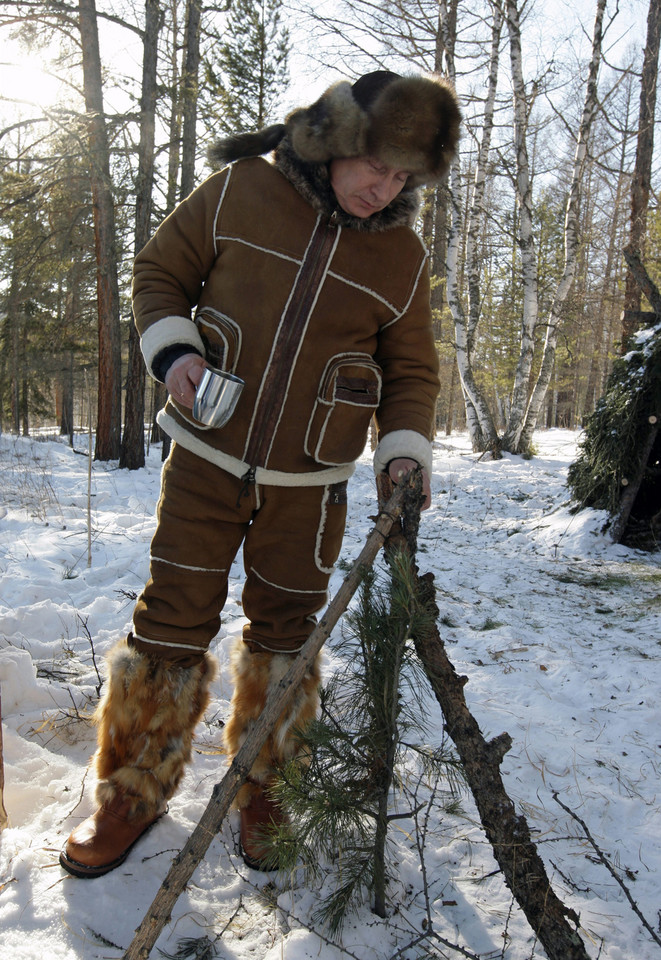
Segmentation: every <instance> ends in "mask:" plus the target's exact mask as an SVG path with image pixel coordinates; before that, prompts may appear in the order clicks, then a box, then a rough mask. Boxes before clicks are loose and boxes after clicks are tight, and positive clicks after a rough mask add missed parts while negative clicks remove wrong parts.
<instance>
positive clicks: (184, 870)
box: [123, 482, 407, 960]
mask: <svg viewBox="0 0 661 960" xmlns="http://www.w3.org/2000/svg"><path fill="white" fill-rule="evenodd" d="M406 489H407V485H406V483H405V482H402V483H400V484H399V486H398V487H397V488H396V489H395V491H394V493H393V494H392V496H391V497H390V499H389V500H388V502H387V503H386V504H385V506H384V507H383V509H382V510H381V511H380V513H379V516H378V517H377V520H376V523H375V526H374V528H373V530H372V532H371V533H370V535H369V537H368V538H367V541H366V543H365V545H364V547H363V549H362V550H361V552H360V554H359V556H358V558H357V559H356V561H355V562H354V564H353V566H352V568H351V570H350V571H349V573H348V574H347V576H346V577H345V579H344V581H343V583H342V586H341V587H340V589H339V590H338V592H337V593H336V594H335V596H334V597H333V599H332V601H331V602H330V604H329V605H328V607H327V609H326V612H325V614H324V616H323V617H322V619H321V620H320V621H319V623H318V624H317V626H316V627H315V629H314V630H313V631H312V633H311V634H310V636H309V637H308V639H307V641H306V643H305V644H304V646H303V647H302V649H301V651H300V653H299V654H298V656H297V657H295V658H294V660H293V663H292V665H291V667H290V668H289V670H288V671H287V673H286V674H285V676H284V677H283V678H282V680H281V681H280V683H279V684H278V685H277V687H275V688H274V689H273V690H272V692H271V693H270V694H269V697H268V699H267V701H266V704H265V706H264V710H263V711H262V713H261V715H260V717H259V719H258V720H257V721H256V722H255V724H254V726H253V728H252V729H251V731H250V733H249V734H248V736H247V737H246V740H245V742H244V743H243V746H242V747H241V749H240V750H239V751H238V753H237V754H236V756H235V757H234V759H233V761H232V764H231V766H230V768H229V770H228V772H227V773H226V774H225V777H224V778H223V780H222V781H221V782H220V783H217V784H216V786H215V787H214V789H213V793H212V795H211V800H210V801H209V803H208V804H207V808H206V810H205V811H204V813H203V814H202V818H201V820H200V822H199V823H198V825H197V826H196V828H195V830H194V831H193V833H192V834H191V836H190V837H189V839H188V842H187V843H186V845H185V847H184V848H183V850H181V852H180V853H179V854H178V855H177V856H176V857H175V858H174V861H173V863H172V867H171V868H170V871H169V873H168V875H167V877H166V878H165V880H164V881H163V883H162V885H161V888H160V890H159V891H158V893H157V894H156V897H155V898H154V901H153V903H152V905H151V907H150V908H149V910H148V911H147V913H146V914H145V917H144V918H143V920H142V922H141V924H140V926H139V927H138V929H137V931H136V935H135V937H134V938H133V941H132V943H131V945H130V946H129V948H128V950H127V951H126V953H125V954H124V958H123V960H145V958H147V957H149V955H150V953H151V949H152V947H153V946H154V944H155V943H156V940H157V939H158V937H159V934H160V932H161V930H162V929H163V927H164V926H165V924H166V923H167V922H168V920H169V919H170V913H171V910H172V907H173V906H174V905H175V903H176V902H177V900H178V898H179V896H180V894H181V893H182V891H183V889H184V887H185V886H186V884H187V883H188V881H189V880H190V878H191V876H192V875H193V873H194V871H195V869H196V867H197V865H198V863H199V862H200V860H202V859H203V857H204V855H205V853H206V851H207V850H208V848H209V845H210V844H211V841H212V840H213V838H214V837H215V836H216V834H217V833H218V830H219V829H220V825H221V824H222V822H223V820H224V819H225V816H226V815H227V811H228V810H229V808H230V804H231V803H232V800H233V799H234V797H235V796H236V795H237V793H238V792H239V789H240V787H241V785H242V784H243V783H244V782H245V780H246V778H247V776H248V774H249V773H250V770H251V768H252V765H253V763H254V761H255V759H256V758H257V756H258V754H259V751H260V750H261V748H262V746H263V744H264V743H265V741H266V738H267V737H268V736H269V734H270V733H271V731H272V730H273V728H274V726H275V724H276V722H277V719H278V717H279V716H280V714H281V713H282V711H283V710H284V709H285V707H286V706H287V703H288V702H289V700H290V699H291V698H292V696H293V695H294V693H295V691H296V690H297V689H298V687H299V685H300V683H301V681H302V679H303V677H304V676H305V673H306V672H307V671H308V669H309V667H310V665H311V664H312V661H313V660H314V658H315V657H316V656H317V654H318V653H319V651H320V650H321V648H322V646H323V645H324V643H325V642H326V640H327V639H328V637H329V636H330V633H331V631H332V630H333V627H334V626H335V624H336V623H337V621H338V620H339V618H340V616H341V615H342V613H343V612H344V611H345V610H346V608H347V606H348V605H349V601H350V600H351V597H352V596H353V595H354V593H355V592H356V590H357V589H358V586H359V584H360V582H361V581H362V579H363V576H364V572H365V569H366V568H368V567H369V566H370V565H371V564H372V562H373V561H374V558H375V557H376V555H377V553H378V552H379V550H380V549H381V547H382V546H383V544H384V542H385V539H386V537H387V535H388V533H389V531H390V528H391V526H392V525H393V523H394V522H395V520H396V519H397V517H398V516H399V514H400V512H401V504H402V501H403V499H404V495H405V493H406Z"/></svg>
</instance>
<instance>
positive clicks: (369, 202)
mask: <svg viewBox="0 0 661 960" xmlns="http://www.w3.org/2000/svg"><path fill="white" fill-rule="evenodd" d="M329 169H330V181H331V186H332V188H333V191H334V192H335V196H336V198H337V202H338V203H339V205H340V206H341V207H342V209H343V210H344V211H345V212H346V213H350V214H352V215H353V216H354V217H361V218H363V219H364V218H366V217H371V216H372V214H373V213H378V212H379V210H383V208H384V207H387V206H388V204H389V203H390V202H391V201H392V200H394V199H395V197H396V196H397V194H398V193H399V192H400V191H401V190H402V188H403V187H404V185H405V183H406V180H407V178H408V172H407V171H406V170H397V169H395V168H394V167H387V166H386V165H385V164H384V163H381V161H380V160H376V159H375V158H374V157H342V158H341V159H335V160H331V162H330V167H329Z"/></svg>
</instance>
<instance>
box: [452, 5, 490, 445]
mask: <svg viewBox="0 0 661 960" xmlns="http://www.w3.org/2000/svg"><path fill="white" fill-rule="evenodd" d="M455 22H456V9H455V11H454V14H453V11H452V10H451V11H448V7H447V3H446V0H440V2H439V25H438V38H439V42H440V43H442V45H443V52H444V55H445V60H446V64H447V74H448V77H449V79H450V81H451V82H452V83H453V84H454V83H456V69H455V63H454V44H455V34H454V32H453V26H452V25H453V23H455ZM438 59H439V58H438V56H437V60H438ZM496 69H497V68H496ZM492 116H493V113H492ZM489 136H490V131H489ZM488 149H489V144H488V142H487V146H486V150H487V154H488ZM483 190H484V184H482V196H483V195H484V193H483ZM474 199H475V194H474V196H473V200H474ZM450 210H451V219H450V230H449V234H448V245H447V301H448V306H449V308H450V312H451V313H452V319H453V321H454V329H455V346H456V355H457V369H458V371H459V376H460V378H461V386H462V389H463V391H464V397H465V400H466V421H467V424H468V429H469V433H470V437H471V444H472V446H473V449H474V450H489V449H491V450H494V449H496V448H497V445H498V437H497V434H496V429H495V426H494V423H493V418H492V416H491V412H490V410H489V406H488V404H487V403H486V401H485V399H484V397H483V396H482V393H481V391H480V389H479V387H478V385H477V383H476V382H475V378H474V376H473V369H472V366H471V356H470V354H471V341H470V337H469V324H468V321H467V319H466V312H465V309H464V304H463V300H462V297H461V277H460V271H459V255H460V251H461V247H462V239H463V228H464V213H463V199H462V188H461V160H460V158H459V152H457V153H456V154H455V156H454V159H453V161H452V166H451V168H450ZM478 310H479V306H478Z"/></svg>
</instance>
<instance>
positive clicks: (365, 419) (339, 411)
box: [305, 354, 381, 466]
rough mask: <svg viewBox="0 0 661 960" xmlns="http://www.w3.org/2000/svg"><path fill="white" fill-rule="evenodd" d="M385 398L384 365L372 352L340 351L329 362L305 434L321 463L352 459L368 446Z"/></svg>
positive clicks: (308, 446) (309, 449)
mask: <svg viewBox="0 0 661 960" xmlns="http://www.w3.org/2000/svg"><path fill="white" fill-rule="evenodd" d="M380 399H381V369H380V367H379V365H378V364H377V363H375V362H374V360H372V358H371V357H370V356H369V354H355V355H354V354H339V355H337V356H335V357H332V358H331V360H329V362H328V364H327V365H326V369H325V371H324V375H323V377H322V380H321V384H320V386H319V391H318V395H317V400H316V402H315V405H314V409H313V411H312V416H311V418H310V423H309V424H308V429H307V433H306V436H305V452H306V454H307V455H308V456H310V457H313V458H314V459H315V460H316V461H317V463H323V464H327V465H329V466H336V465H340V464H344V463H350V462H351V461H352V460H355V459H356V457H359V456H360V454H361V453H362V452H363V449H364V447H365V441H366V439H367V430H368V428H369V424H370V420H371V419H372V416H373V414H374V412H375V410H376V409H377V407H378V406H379V401H380Z"/></svg>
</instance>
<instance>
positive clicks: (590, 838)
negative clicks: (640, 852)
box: [553, 793, 661, 947]
mask: <svg viewBox="0 0 661 960" xmlns="http://www.w3.org/2000/svg"><path fill="white" fill-rule="evenodd" d="M553 799H554V800H555V802H556V803H557V804H559V805H560V806H561V807H562V809H563V810H565V811H566V812H567V813H568V814H569V816H570V817H571V818H572V820H575V821H576V823H578V824H580V825H581V827H582V828H583V833H584V834H585V836H586V838H587V840H588V841H589V842H590V844H591V845H592V849H593V850H594V852H595V853H596V854H597V856H598V857H599V859H600V861H601V862H602V863H603V865H604V866H605V867H606V869H607V870H608V872H609V873H610V874H611V876H612V877H613V878H614V879H615V880H616V882H617V883H618V884H619V886H620V887H621V888H622V892H623V893H624V896H625V897H626V898H627V900H628V901H629V903H630V904H631V909H632V910H633V912H634V913H635V914H636V916H637V917H638V919H639V920H640V922H641V923H642V925H643V926H644V927H645V929H646V930H647V932H648V933H649V935H650V936H651V937H652V939H653V940H654V942H655V943H658V945H659V946H660V947H661V939H659V937H658V935H657V934H656V933H655V932H654V930H653V929H652V927H651V926H650V925H649V923H648V922H647V920H646V919H645V917H644V916H643V914H642V913H641V912H640V910H639V909H638V904H637V903H636V901H635V900H634V898H633V897H632V896H631V893H630V892H629V888H628V887H627V885H626V883H625V882H624V880H623V879H622V877H620V876H619V875H618V873H617V872H616V871H615V868H614V867H613V865H612V864H611V862H610V860H609V859H608V857H607V856H606V855H605V853H603V851H602V850H601V849H600V848H599V846H598V845H597V843H596V841H595V839H594V837H593V836H592V834H591V833H590V831H589V829H588V826H587V824H586V823H585V821H584V820H581V818H580V817H579V816H578V814H577V813H574V811H573V810H570V809H569V807H568V806H566V805H565V804H564V803H563V802H562V800H561V799H560V797H559V796H558V794H557V793H554V794H553Z"/></svg>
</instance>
